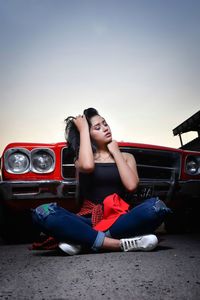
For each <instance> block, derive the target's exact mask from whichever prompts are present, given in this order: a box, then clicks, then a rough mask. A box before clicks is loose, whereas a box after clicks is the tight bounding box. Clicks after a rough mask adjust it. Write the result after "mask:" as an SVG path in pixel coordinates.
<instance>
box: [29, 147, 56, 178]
mask: <svg viewBox="0 0 200 300" xmlns="http://www.w3.org/2000/svg"><path fill="white" fill-rule="evenodd" d="M31 154H32V155H31V162H32V167H31V169H32V171H33V172H36V173H49V172H51V171H53V169H54V164H55V163H54V155H53V152H52V151H51V150H48V149H47V150H34V151H33V152H32V153H31Z"/></svg>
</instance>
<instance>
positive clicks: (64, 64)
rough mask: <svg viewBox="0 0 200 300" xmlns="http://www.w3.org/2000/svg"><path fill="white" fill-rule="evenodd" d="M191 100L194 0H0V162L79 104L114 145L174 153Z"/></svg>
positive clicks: (198, 45) (198, 43) (198, 32)
mask: <svg viewBox="0 0 200 300" xmlns="http://www.w3.org/2000/svg"><path fill="white" fill-rule="evenodd" d="M199 95H200V1H198V0H196V1H195V0H188V1H185V0H168V1H165V0H151V1H149V0H115V1H114V0H101V1H100V0H99V1H97V0H93V1H92V0H12V1H11V0H0V156H1V154H2V151H3V149H4V148H5V146H6V145H7V144H8V143H11V142H44V143H55V142H60V141H64V128H65V123H64V119H65V118H66V117H67V116H69V115H72V116H76V115H78V114H82V112H83V110H84V109H85V108H88V107H95V108H96V109H97V110H98V111H99V113H100V114H101V115H102V116H103V117H105V119H106V120H107V122H108V124H109V125H110V126H111V129H112V132H113V138H114V139H116V140H118V141H122V140H123V141H128V142H137V143H149V144H156V145H163V146H169V147H175V148H178V147H179V146H180V141H179V138H178V137H177V136H176V137H174V136H173V133H172V130H173V129H174V128H175V127H176V126H177V125H179V124H180V123H181V122H183V121H184V120H185V119H187V118H188V117H190V116H191V115H193V114H194V113H196V112H197V111H198V110H199V109H200V105H199V103H200V101H199ZM194 136H196V135H195V134H193V133H191V134H190V133H187V134H185V135H183V141H184V142H186V141H188V140H189V139H191V137H192V138H193V137H194Z"/></svg>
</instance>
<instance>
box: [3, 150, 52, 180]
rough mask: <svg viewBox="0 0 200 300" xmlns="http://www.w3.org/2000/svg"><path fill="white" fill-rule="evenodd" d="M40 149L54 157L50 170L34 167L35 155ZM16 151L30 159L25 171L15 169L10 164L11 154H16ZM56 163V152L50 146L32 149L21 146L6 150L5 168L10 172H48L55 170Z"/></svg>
mask: <svg viewBox="0 0 200 300" xmlns="http://www.w3.org/2000/svg"><path fill="white" fill-rule="evenodd" d="M40 151H42V152H44V153H47V154H48V155H50V157H51V159H52V164H51V167H50V168H48V170H37V168H35V167H34V164H33V158H34V155H35V154H37V153H38V152H40ZM15 153H17V154H22V155H24V156H25V157H26V158H27V160H28V165H27V167H26V168H25V169H24V170H23V171H14V168H13V169H12V168H11V167H10V165H9V157H10V156H11V155H14V154H15ZM55 165H56V159H55V153H54V151H53V150H51V149H49V148H34V149H32V150H28V149H26V148H20V147H19V148H10V149H8V150H6V152H5V153H4V166H5V170H6V171H7V172H8V173H10V174H15V175H19V174H26V173H28V172H33V173H36V174H48V173H51V172H53V171H54V170H55Z"/></svg>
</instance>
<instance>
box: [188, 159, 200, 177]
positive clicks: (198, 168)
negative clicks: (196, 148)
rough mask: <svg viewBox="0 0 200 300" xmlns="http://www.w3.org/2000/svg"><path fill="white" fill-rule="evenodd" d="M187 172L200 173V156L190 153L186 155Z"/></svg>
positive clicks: (190, 173)
mask: <svg viewBox="0 0 200 300" xmlns="http://www.w3.org/2000/svg"><path fill="white" fill-rule="evenodd" d="M185 173H186V174H188V175H200V156H197V155H188V156H187V157H186V160H185Z"/></svg>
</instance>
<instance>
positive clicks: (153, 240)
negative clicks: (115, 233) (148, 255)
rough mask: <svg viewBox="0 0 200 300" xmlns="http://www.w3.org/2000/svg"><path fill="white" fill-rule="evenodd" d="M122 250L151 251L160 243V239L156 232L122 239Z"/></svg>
mask: <svg viewBox="0 0 200 300" xmlns="http://www.w3.org/2000/svg"><path fill="white" fill-rule="evenodd" d="M120 244H121V249H122V251H125V252H127V251H140V250H141V251H151V250H153V249H154V248H156V246H157V245H158V239H157V237H156V236H155V235H154V234H147V235H142V236H136V237H133V238H127V239H121V240H120Z"/></svg>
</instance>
